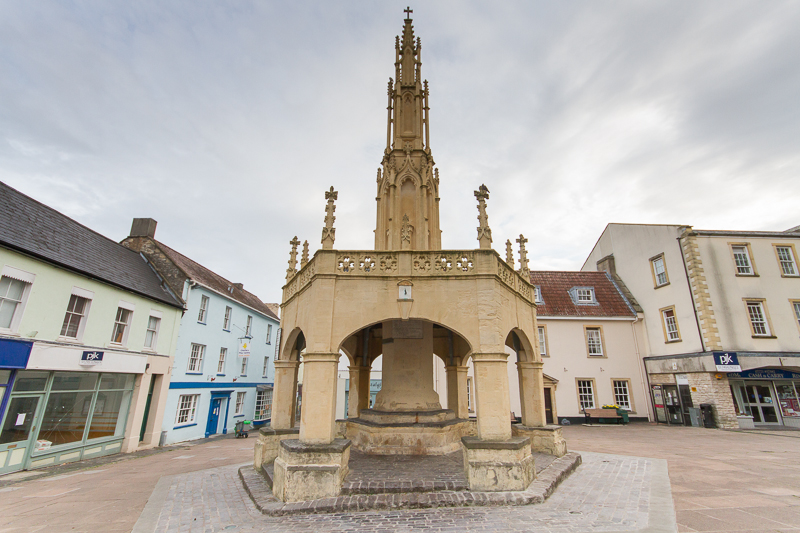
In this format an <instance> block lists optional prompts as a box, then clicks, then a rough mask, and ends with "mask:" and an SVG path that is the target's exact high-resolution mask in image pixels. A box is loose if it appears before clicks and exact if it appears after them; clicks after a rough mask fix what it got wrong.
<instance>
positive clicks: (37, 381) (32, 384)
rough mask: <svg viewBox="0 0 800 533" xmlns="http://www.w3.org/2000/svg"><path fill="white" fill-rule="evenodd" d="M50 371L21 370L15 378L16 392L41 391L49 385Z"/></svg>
mask: <svg viewBox="0 0 800 533" xmlns="http://www.w3.org/2000/svg"><path fill="white" fill-rule="evenodd" d="M49 377H50V373H49V372H39V371H35V370H21V371H20V372H18V373H17V379H15V380H14V392H39V391H43V390H45V388H46V387H47V379H48V378H49Z"/></svg>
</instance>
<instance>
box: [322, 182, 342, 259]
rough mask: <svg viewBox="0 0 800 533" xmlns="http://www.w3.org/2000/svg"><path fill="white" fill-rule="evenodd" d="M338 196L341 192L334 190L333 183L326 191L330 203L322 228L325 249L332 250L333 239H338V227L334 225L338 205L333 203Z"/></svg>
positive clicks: (326, 208)
mask: <svg viewBox="0 0 800 533" xmlns="http://www.w3.org/2000/svg"><path fill="white" fill-rule="evenodd" d="M338 198H339V192H338V191H334V190H333V185H331V190H329V191H325V199H326V200H328V205H327V206H325V227H324V228H322V249H323V250H332V249H333V241H335V240H336V228H334V227H333V221H334V220H336V217H335V216H333V212H334V211H336V206H335V205H333V202H334V201H336V200H337V199H338Z"/></svg>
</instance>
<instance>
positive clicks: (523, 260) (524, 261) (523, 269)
mask: <svg viewBox="0 0 800 533" xmlns="http://www.w3.org/2000/svg"><path fill="white" fill-rule="evenodd" d="M517 242H518V243H519V263H520V265H519V271H520V273H521V274H522V275H523V277H525V279H526V280H530V278H531V271H530V269H529V268H528V251H527V250H526V249H525V243H526V242H528V239H526V238H525V237H523V235H522V233H520V234H519V239H517Z"/></svg>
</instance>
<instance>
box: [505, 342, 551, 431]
mask: <svg viewBox="0 0 800 533" xmlns="http://www.w3.org/2000/svg"><path fill="white" fill-rule="evenodd" d="M505 344H506V346H508V347H509V348H511V350H513V351H514V352H515V353H516V354H517V361H516V367H517V368H516V370H517V377H518V380H519V403H520V410H521V411H522V413H521V414H522V417H521V418H522V424H523V425H525V426H531V427H534V426H543V425H545V412H544V385H543V382H542V377H543V374H542V364H541V362H542V358H541V355H540V354H539V353H538V351H537V350H536V347H537V345H536V344H533V343H531V342H530V340H529V339H528V336H527V335H526V334H525V332H523V331H522V330H520V329H518V328H513V329H512V330H511V331H510V332H509V333H508V336H507V337H506V343H505ZM509 364H511V362H510V361H509Z"/></svg>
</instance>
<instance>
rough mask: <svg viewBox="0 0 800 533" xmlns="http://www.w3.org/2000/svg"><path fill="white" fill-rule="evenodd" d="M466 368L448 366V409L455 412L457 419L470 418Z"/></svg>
mask: <svg viewBox="0 0 800 533" xmlns="http://www.w3.org/2000/svg"><path fill="white" fill-rule="evenodd" d="M467 370H468V367H466V366H447V367H445V372H446V373H447V408H448V409H451V410H452V411H454V412H455V414H456V418H469V406H468V404H467Z"/></svg>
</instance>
